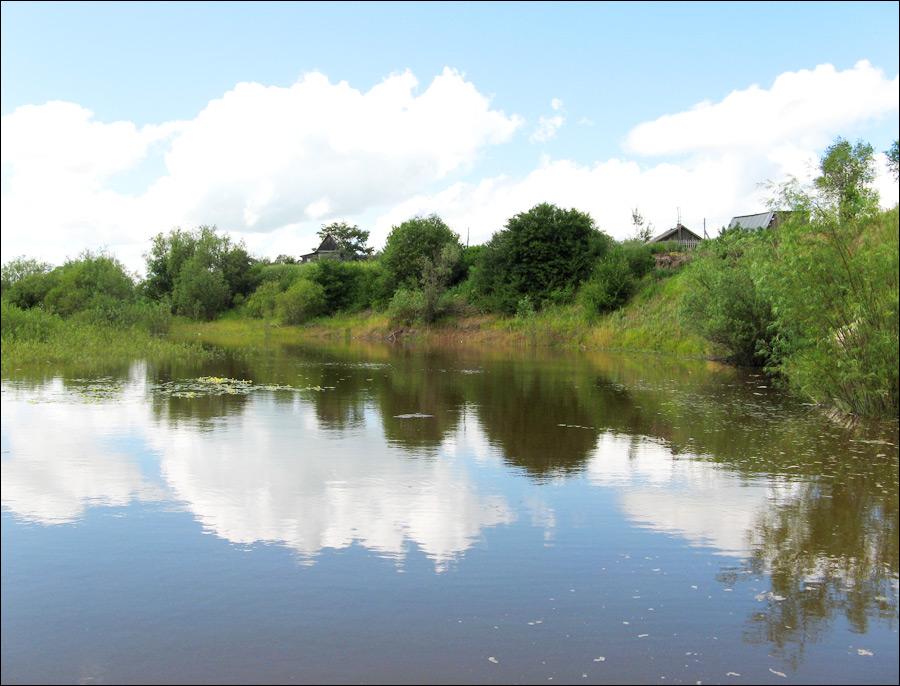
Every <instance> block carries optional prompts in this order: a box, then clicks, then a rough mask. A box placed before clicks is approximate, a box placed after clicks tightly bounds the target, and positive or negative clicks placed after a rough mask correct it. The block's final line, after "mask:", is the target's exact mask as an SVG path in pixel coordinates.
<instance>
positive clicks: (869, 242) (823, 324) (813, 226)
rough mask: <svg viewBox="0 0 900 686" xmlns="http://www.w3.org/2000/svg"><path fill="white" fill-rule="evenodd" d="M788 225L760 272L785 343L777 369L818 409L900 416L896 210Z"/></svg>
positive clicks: (779, 344) (779, 345) (781, 344)
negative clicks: (820, 406) (824, 406)
mask: <svg viewBox="0 0 900 686" xmlns="http://www.w3.org/2000/svg"><path fill="white" fill-rule="evenodd" d="M839 217H840V214H839V213H838V212H837V211H836V212H834V213H833V214H832V215H831V216H830V217H828V216H826V217H823V218H821V219H817V220H814V221H812V222H810V223H809V224H800V223H793V222H789V223H787V224H783V225H782V226H781V227H780V235H779V240H778V241H777V242H776V243H774V244H773V245H772V246H771V247H770V250H769V251H768V252H767V253H766V254H765V255H764V258H765V259H764V260H760V261H759V263H758V264H757V272H758V274H759V280H760V283H761V285H762V288H763V289H764V291H765V293H766V294H767V296H768V297H769V298H770V299H771V300H772V302H773V303H774V306H775V310H776V312H777V317H778V324H779V330H780V331H781V332H782V335H781V336H780V337H779V338H778V339H777V340H776V341H775V345H776V350H777V352H778V353H779V355H778V356H777V357H776V359H775V360H774V361H773V368H775V369H777V371H779V372H780V373H782V374H783V375H784V376H785V378H787V380H788V382H789V383H790V384H791V385H792V386H793V387H794V388H795V389H796V390H798V391H801V392H803V393H805V394H807V395H809V396H810V397H812V398H813V399H815V400H816V401H819V402H825V403H828V404H831V405H834V406H836V407H838V408H839V409H841V410H843V411H844V412H848V413H852V414H864V415H879V414H893V415H894V416H896V415H897V412H898V404H900V397H898V368H897V359H898V339H900V324H898V322H900V306H898V269H900V258H898V228H900V227H898V211H897V208H896V207H895V208H894V209H893V210H889V211H887V212H882V213H880V214H878V215H875V216H874V217H872V216H863V217H859V218H858V219H853V220H849V221H847V220H841V219H840V218H839Z"/></svg>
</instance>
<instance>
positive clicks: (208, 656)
mask: <svg viewBox="0 0 900 686" xmlns="http://www.w3.org/2000/svg"><path fill="white" fill-rule="evenodd" d="M897 433H898V432H897V423H896V422H894V423H888V424H872V425H864V426H858V427H855V428H848V427H842V426H840V425H838V424H835V423H834V422H831V421H829V420H826V419H825V418H823V417H821V415H819V414H818V413H817V412H815V411H814V410H813V409H812V408H811V407H809V406H808V405H804V404H803V403H801V402H799V401H798V400H796V399H792V398H790V397H787V396H785V395H784V394H782V393H781V392H780V391H778V390H777V389H775V388H772V387H771V384H770V383H769V382H768V381H767V380H766V379H765V377H762V376H759V375H754V374H748V373H746V372H742V371H740V370H735V369H730V368H726V367H722V366H719V365H716V364H713V363H708V362H695V361H677V360H672V359H670V358H665V357H657V356H643V355H630V356H627V355H622V356H612V355H607V354H604V353H599V352H570V353H562V352H552V351H535V350H524V351H514V350H508V349H503V350H500V349H494V348H491V347H487V346H483V347H481V348H463V347H460V348H448V347H443V348H437V347H431V348H428V347H416V346H405V347H404V346H396V345H394V346H387V345H374V344H364V343H362V342H358V341H347V342H341V343H337V344H327V345H326V344H317V345H312V344H309V345H305V346H300V345H294V346H277V345H274V344H273V345H271V346H265V347H260V348H250V347H247V348H241V349H233V350H230V351H227V352H224V353H223V354H221V355H219V356H218V357H217V359H216V360H215V361H214V362H211V363H208V364H205V365H204V366H201V367H196V366H180V367H179V366H166V365H151V364H147V363H145V362H135V363H134V364H132V365H126V366H122V367H117V368H106V369H97V368H93V369H89V370H85V369H68V370H55V371H51V370H44V371H40V372H34V371H27V370H20V371H18V372H15V373H13V374H10V375H9V376H8V377H6V378H4V379H3V383H2V505H3V514H2V679H3V683H25V682H29V683H36V682H40V683H199V682H202V683H225V682H228V683H236V682H245V683H272V682H281V683H284V682H292V681H295V682H301V683H322V682H327V683H350V682H352V683H386V682H388V683H538V682H554V681H556V682H564V683H697V682H705V683H735V684H742V683H743V684H746V683H750V684H757V683H894V684H895V683H897V681H898V636H897V624H898V528H897V524H898V497H897V496H898V478H897V477H898V448H897V444H898V435H897Z"/></svg>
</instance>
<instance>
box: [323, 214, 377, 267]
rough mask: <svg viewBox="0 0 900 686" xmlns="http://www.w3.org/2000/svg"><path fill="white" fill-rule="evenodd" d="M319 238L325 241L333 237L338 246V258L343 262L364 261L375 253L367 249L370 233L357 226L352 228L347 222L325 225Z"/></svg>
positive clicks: (371, 249)
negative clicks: (328, 237)
mask: <svg viewBox="0 0 900 686" xmlns="http://www.w3.org/2000/svg"><path fill="white" fill-rule="evenodd" d="M318 234H319V238H321V239H322V240H323V241H324V240H325V238H326V237H327V236H331V237H332V238H333V239H334V241H335V243H337V246H338V257H340V259H342V260H351V261H355V260H362V259H365V258H366V257H368V256H370V255H371V254H372V253H373V252H374V250H375V249H374V248H367V247H366V242H367V241H368V240H369V232H368V231H363V230H362V229H360V228H359V227H358V226H356V225H355V224H354V225H353V226H350V225H349V224H347V222H333V223H331V224H328V225H327V226H325V225H323V226H322V228H321V229H320V230H319V231H318Z"/></svg>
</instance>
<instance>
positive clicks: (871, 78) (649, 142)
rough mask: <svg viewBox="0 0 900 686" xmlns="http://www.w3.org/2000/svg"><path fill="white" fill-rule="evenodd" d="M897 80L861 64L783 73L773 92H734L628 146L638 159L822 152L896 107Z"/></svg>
mask: <svg viewBox="0 0 900 686" xmlns="http://www.w3.org/2000/svg"><path fill="white" fill-rule="evenodd" d="M898 101H900V78H898V77H897V76H895V77H894V78H893V79H890V80H889V79H887V78H886V77H885V75H884V72H883V71H882V70H881V69H876V68H875V67H873V66H872V65H871V64H869V63H868V62H866V61H861V62H858V63H857V64H856V66H854V67H853V69H848V70H846V71H842V72H838V71H837V70H835V68H834V67H833V66H832V65H830V64H822V65H819V66H818V67H816V68H815V69H814V70H812V71H808V70H805V69H804V70H800V71H798V72H786V73H784V74H782V75H781V76H779V77H778V78H776V79H775V82H774V83H773V84H772V88H771V89H769V90H765V89H763V88H760V87H759V86H757V85H754V86H751V87H750V88H748V89H746V90H742V91H734V92H732V93H731V94H730V95H728V96H727V97H726V98H725V99H724V100H722V102H720V103H716V104H711V103H709V102H708V101H707V102H702V103H699V104H698V105H695V106H694V107H693V108H692V109H690V110H688V111H687V112H679V113H677V114H669V115H666V116H664V117H660V118H659V119H657V120H655V121H651V122H645V123H643V124H640V125H638V126H637V127H635V128H634V129H632V130H631V132H629V134H628V135H627V136H626V138H625V145H624V147H625V149H626V150H627V151H629V152H634V153H637V154H639V155H673V154H682V153H688V154H697V153H713V154H717V153H720V152H722V151H723V150H726V149H735V148H738V149H750V150H766V149H771V148H776V147H780V146H783V145H785V144H792V145H795V146H798V147H800V148H804V149H807V150H810V149H821V148H822V147H824V146H826V145H827V144H828V143H830V142H831V141H832V139H833V138H834V136H835V135H837V134H838V133H840V132H841V131H842V130H843V129H845V128H847V127H850V126H853V125H856V124H859V123H862V122H866V121H870V120H872V119H875V118H878V117H881V116H883V115H885V114H888V113H889V112H894V111H896V110H897V108H898Z"/></svg>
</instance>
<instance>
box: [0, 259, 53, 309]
mask: <svg viewBox="0 0 900 686" xmlns="http://www.w3.org/2000/svg"><path fill="white" fill-rule="evenodd" d="M20 259H21V258H20ZM5 268H6V267H4V269H5ZM58 280H59V272H58V271H56V270H53V268H52V267H51V266H50V265H47V264H41V267H40V268H38V269H35V270H33V271H32V270H27V269H22V270H19V269H17V268H16V267H13V268H12V269H10V271H9V272H6V273H4V287H3V299H4V300H6V301H9V302H10V303H12V304H13V305H15V306H17V307H21V308H22V309H29V308H31V307H38V306H39V305H43V303H44V299H45V298H46V297H47V294H48V293H49V292H50V291H51V290H53V287H54V286H56V284H57V282H58Z"/></svg>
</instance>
